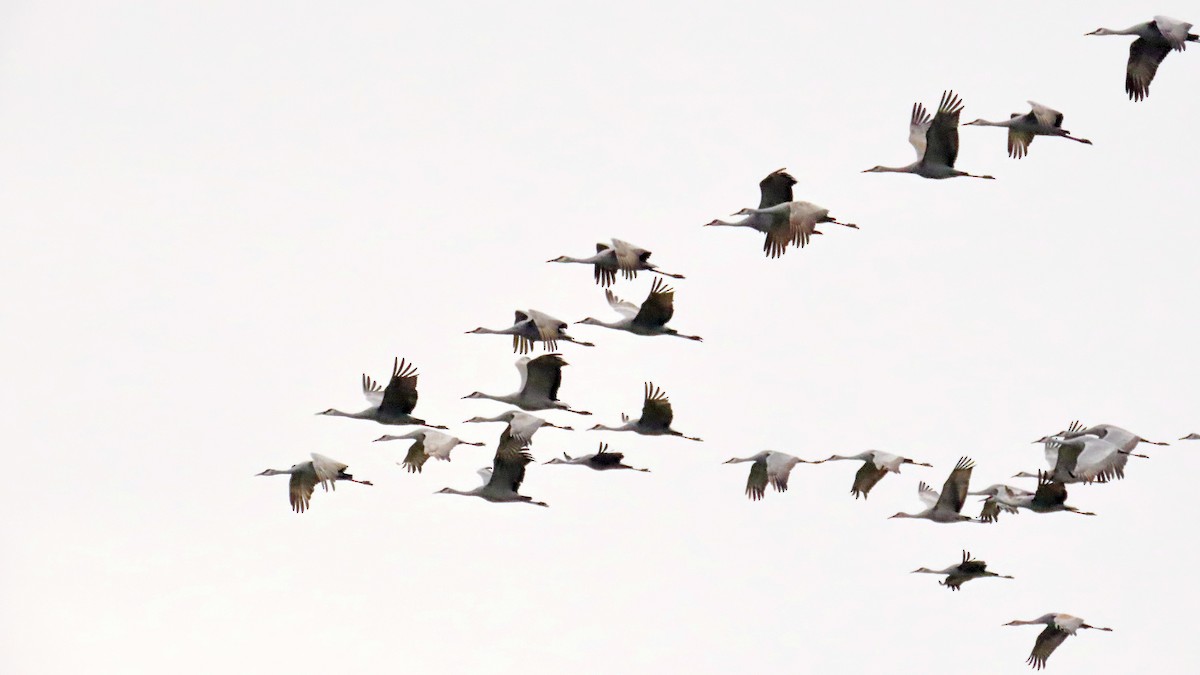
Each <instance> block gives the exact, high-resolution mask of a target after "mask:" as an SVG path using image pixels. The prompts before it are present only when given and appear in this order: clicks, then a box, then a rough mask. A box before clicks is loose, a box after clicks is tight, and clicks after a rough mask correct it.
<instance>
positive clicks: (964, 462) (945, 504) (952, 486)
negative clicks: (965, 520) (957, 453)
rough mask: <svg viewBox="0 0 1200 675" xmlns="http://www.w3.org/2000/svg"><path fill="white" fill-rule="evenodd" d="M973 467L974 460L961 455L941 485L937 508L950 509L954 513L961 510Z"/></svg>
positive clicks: (965, 498)
mask: <svg viewBox="0 0 1200 675" xmlns="http://www.w3.org/2000/svg"><path fill="white" fill-rule="evenodd" d="M974 468H975V462H972V461H971V460H970V459H969V458H967V457H962V458H960V459H959V460H958V464H956V465H955V466H954V470H953V471H951V472H950V477H949V478H947V479H946V482H945V484H943V485H942V494H941V495H940V496H939V497H938V501H937V506H938V508H941V509H950V510H952V511H954V512H955V513H961V512H962V507H963V504H965V503H966V501H967V490H968V489H969V488H970V484H971V470H972V469H974Z"/></svg>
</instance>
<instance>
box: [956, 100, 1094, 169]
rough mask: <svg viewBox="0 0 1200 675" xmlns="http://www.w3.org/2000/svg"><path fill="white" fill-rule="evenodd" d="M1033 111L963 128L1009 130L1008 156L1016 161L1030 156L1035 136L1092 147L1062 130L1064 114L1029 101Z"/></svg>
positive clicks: (975, 123) (1085, 140)
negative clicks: (1067, 140) (1003, 119)
mask: <svg viewBox="0 0 1200 675" xmlns="http://www.w3.org/2000/svg"><path fill="white" fill-rule="evenodd" d="M1028 103H1029V105H1030V107H1031V108H1032V110H1030V111H1029V112H1027V113H1025V114H1024V115H1022V114H1021V113H1013V114H1012V115H1010V116H1009V118H1008V119H1007V120H1005V121H1003V122H989V121H987V120H975V121H973V122H967V123H966V124H965V125H963V126H981V127H1005V128H1007V129H1008V156H1009V157H1012V158H1014V159H1021V158H1022V157H1024V156H1025V155H1027V154H1029V144H1030V143H1033V137H1034V136H1059V137H1062V138H1069V139H1071V140H1072V141H1075V142H1076V143H1086V144H1087V145H1091V144H1092V142H1091V141H1089V140H1088V139H1086V138H1076V137H1075V136H1072V135H1071V132H1069V131H1067V130H1066V129H1063V128H1062V123H1063V114H1062V113H1060V112H1058V111H1057V110H1054V109H1052V108H1047V107H1046V106H1044V105H1042V104H1040V103H1036V102H1034V101H1028Z"/></svg>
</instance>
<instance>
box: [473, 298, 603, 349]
mask: <svg viewBox="0 0 1200 675" xmlns="http://www.w3.org/2000/svg"><path fill="white" fill-rule="evenodd" d="M566 329H567V322H566V321H563V320H562V319H556V318H554V317H552V316H550V315H549V314H546V313H545V312H539V311H537V310H536V309H527V310H524V311H521V310H519V309H518V310H517V311H516V316H515V318H514V319H513V325H512V326H509V327H508V328H498V329H493V328H484V327H482V326H480V327H479V328H475V329H473V330H469V331H467V334H479V335H511V336H512V341H513V353H517V352H520V353H521V354H528V353H529V352H531V351H533V343H535V342H541V343H542V347H543V348H544V349H545V350H546V351H548V352H551V351H554V350H556V349H558V341H559V340H562V341H563V342H571V343H574V344H577V345H583V346H584V347H595V346H596V345H594V344H592V343H590V342H584V341H583V340H576V339H575V338H573V337H571V336H570V335H567V333H566Z"/></svg>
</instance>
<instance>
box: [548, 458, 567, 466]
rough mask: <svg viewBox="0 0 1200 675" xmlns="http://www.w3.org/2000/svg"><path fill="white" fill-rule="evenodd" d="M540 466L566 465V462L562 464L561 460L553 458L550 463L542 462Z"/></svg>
mask: <svg viewBox="0 0 1200 675" xmlns="http://www.w3.org/2000/svg"><path fill="white" fill-rule="evenodd" d="M542 464H566V462H564V461H563V460H561V459H559V458H557V457H554V458H551V459H550V461H548V462H542Z"/></svg>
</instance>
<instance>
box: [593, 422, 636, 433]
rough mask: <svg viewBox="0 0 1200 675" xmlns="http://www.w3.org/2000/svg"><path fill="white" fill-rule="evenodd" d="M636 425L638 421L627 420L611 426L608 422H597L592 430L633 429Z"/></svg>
mask: <svg viewBox="0 0 1200 675" xmlns="http://www.w3.org/2000/svg"><path fill="white" fill-rule="evenodd" d="M636 425H637V423H636V422H626V423H625V424H622V425H621V426H619V427H610V426H608V425H607V424H597V425H596V426H594V427H592V429H591V430H592V431H633V428H634V427H635V426H636Z"/></svg>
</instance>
